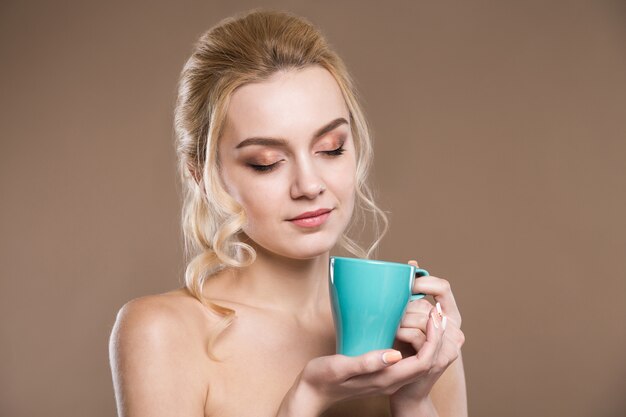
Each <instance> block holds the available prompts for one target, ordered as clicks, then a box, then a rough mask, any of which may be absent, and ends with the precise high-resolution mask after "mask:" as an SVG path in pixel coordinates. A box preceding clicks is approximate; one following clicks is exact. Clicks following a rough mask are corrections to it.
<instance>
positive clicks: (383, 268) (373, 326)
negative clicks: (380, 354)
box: [329, 256, 428, 356]
mask: <svg viewBox="0 0 626 417" xmlns="http://www.w3.org/2000/svg"><path fill="white" fill-rule="evenodd" d="M426 275H428V271H426V270H425V269H421V268H416V267H415V266H414V265H410V264H402V263H397V262H385V261H375V260H369V259H357V258H341V257H338V256H331V257H330V265H329V289H330V300H331V308H332V313H333V320H334V322H335V332H336V335H337V353H339V354H342V355H347V356H358V355H361V354H363V353H366V352H369V351H372V350H379V349H390V348H391V347H392V346H393V342H394V340H395V336H396V332H397V331H398V327H399V326H400V320H401V319H402V316H403V315H404V312H405V310H406V307H407V304H408V303H409V301H412V300H417V299H420V298H423V297H424V294H413V293H412V288H413V282H414V280H415V277H416V276H426Z"/></svg>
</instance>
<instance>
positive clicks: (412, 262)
mask: <svg viewBox="0 0 626 417" xmlns="http://www.w3.org/2000/svg"><path fill="white" fill-rule="evenodd" d="M408 264H410V265H415V267H416V268H419V265H418V264H417V261H416V260H413V259H411V260H410V261H409V262H408Z"/></svg>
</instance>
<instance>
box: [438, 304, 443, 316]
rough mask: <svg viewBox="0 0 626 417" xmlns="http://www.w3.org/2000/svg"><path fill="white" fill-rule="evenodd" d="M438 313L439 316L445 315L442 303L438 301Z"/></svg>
mask: <svg viewBox="0 0 626 417" xmlns="http://www.w3.org/2000/svg"><path fill="white" fill-rule="evenodd" d="M437 313H439V317H443V311H441V304H440V303H439V302H438V303H437Z"/></svg>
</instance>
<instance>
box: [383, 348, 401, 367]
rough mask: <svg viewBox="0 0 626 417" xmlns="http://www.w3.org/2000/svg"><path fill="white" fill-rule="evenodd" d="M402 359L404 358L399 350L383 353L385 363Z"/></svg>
mask: <svg viewBox="0 0 626 417" xmlns="http://www.w3.org/2000/svg"><path fill="white" fill-rule="evenodd" d="M400 359H402V353H400V352H398V351H397V350H392V351H390V352H385V353H383V363H384V364H385V365H389V364H390V363H395V362H398V361H399V360H400Z"/></svg>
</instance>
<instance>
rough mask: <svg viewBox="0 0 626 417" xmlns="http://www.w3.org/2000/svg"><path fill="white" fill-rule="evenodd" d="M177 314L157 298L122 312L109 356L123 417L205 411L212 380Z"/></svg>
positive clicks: (135, 303)
mask: <svg viewBox="0 0 626 417" xmlns="http://www.w3.org/2000/svg"><path fill="white" fill-rule="evenodd" d="M177 314H178V313H177V312H176V311H175V310H174V309H172V308H170V307H169V306H167V305H166V304H165V303H163V302H161V301H159V300H158V299H157V298H156V297H143V298H139V299H136V300H133V301H131V302H129V303H127V304H126V305H125V306H124V307H122V309H121V310H120V312H119V313H118V315H117V320H116V322H115V326H114V327H113V332H112V334H111V339H110V341H109V355H110V360H111V372H112V375H113V387H114V389H115V397H116V402H117V410H118V414H119V416H120V417H142V416H146V417H147V416H151V417H159V416H175V415H180V416H190V417H191V416H198V417H202V416H204V401H205V398H206V383H204V382H203V380H202V378H201V374H202V372H198V371H199V368H200V369H201V367H200V364H199V363H198V362H197V360H194V358H197V356H196V355H191V354H189V347H187V346H186V343H185V341H188V340H189V336H188V335H187V334H185V329H184V327H183V326H182V325H181V321H180V320H178V319H177V317H178V315H177ZM187 344H188V343H187Z"/></svg>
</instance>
